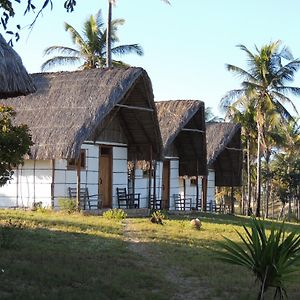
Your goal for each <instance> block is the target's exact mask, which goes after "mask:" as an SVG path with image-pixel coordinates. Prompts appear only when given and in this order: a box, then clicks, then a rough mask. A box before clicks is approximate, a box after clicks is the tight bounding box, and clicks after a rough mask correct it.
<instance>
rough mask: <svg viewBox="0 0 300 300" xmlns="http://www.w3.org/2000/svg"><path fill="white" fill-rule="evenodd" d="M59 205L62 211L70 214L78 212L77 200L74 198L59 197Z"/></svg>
mask: <svg viewBox="0 0 300 300" xmlns="http://www.w3.org/2000/svg"><path fill="white" fill-rule="evenodd" d="M58 206H59V208H60V209H61V210H62V211H65V212H67V213H69V214H71V213H74V212H76V211H77V210H78V209H77V202H76V199H74V198H71V199H70V198H60V199H58Z"/></svg>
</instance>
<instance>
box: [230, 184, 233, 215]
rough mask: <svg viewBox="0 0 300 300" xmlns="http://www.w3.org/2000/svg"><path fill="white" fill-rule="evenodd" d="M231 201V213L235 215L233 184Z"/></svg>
mask: <svg viewBox="0 0 300 300" xmlns="http://www.w3.org/2000/svg"><path fill="white" fill-rule="evenodd" d="M230 203H231V214H232V215H234V187H233V186H231V193H230Z"/></svg>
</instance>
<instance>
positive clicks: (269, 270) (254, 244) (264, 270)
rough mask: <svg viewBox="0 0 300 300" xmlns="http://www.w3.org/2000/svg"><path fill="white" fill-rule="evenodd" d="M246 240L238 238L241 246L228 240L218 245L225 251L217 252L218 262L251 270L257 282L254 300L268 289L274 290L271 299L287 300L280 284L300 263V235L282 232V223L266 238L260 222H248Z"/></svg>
mask: <svg viewBox="0 0 300 300" xmlns="http://www.w3.org/2000/svg"><path fill="white" fill-rule="evenodd" d="M243 227H244V230H245V233H246V237H244V236H242V235H241V234H240V233H239V232H237V234H238V235H239V237H240V239H241V241H242V243H243V246H244V247H242V246H240V244H239V243H235V242H233V241H231V240H229V239H228V238H226V237H224V238H225V241H223V242H221V246H222V247H223V248H224V249H225V250H226V251H225V252H218V253H219V259H221V260H223V261H224V262H227V263H230V264H235V265H240V266H243V267H246V268H247V269H249V270H250V271H252V272H253V273H254V275H255V277H256V279H257V280H258V281H259V282H260V290H259V294H258V299H264V294H265V292H266V291H267V289H268V288H270V287H273V288H275V294H274V299H275V298H276V297H277V296H278V297H279V298H280V299H284V298H287V291H286V287H285V285H284V282H285V281H286V280H287V279H288V277H289V276H291V274H292V273H294V272H295V271H298V270H297V269H296V268H295V266H299V262H300V236H297V235H296V233H295V232H291V233H289V234H287V233H285V229H284V223H282V224H281V226H280V228H279V229H275V228H274V225H272V227H271V232H270V235H269V236H267V235H266V229H265V225H264V223H263V222H262V221H259V220H256V219H255V218H253V219H252V220H251V225H250V228H251V232H250V231H249V230H248V229H247V228H246V227H245V226H243Z"/></svg>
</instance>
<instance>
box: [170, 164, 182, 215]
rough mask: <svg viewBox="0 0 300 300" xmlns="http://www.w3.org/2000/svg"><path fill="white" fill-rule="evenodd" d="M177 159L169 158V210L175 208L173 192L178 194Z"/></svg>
mask: <svg viewBox="0 0 300 300" xmlns="http://www.w3.org/2000/svg"><path fill="white" fill-rule="evenodd" d="M179 183H180V181H179V160H178V159H172V160H170V202H169V203H170V210H174V209H175V201H174V194H179V192H180V191H179Z"/></svg>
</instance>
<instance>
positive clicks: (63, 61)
mask: <svg viewBox="0 0 300 300" xmlns="http://www.w3.org/2000/svg"><path fill="white" fill-rule="evenodd" d="M80 61H81V58H80V57H75V56H55V57H53V58H50V59H48V60H47V61H45V62H44V63H43V64H42V66H41V70H42V71H43V72H44V71H46V70H49V69H51V68H53V67H56V66H63V65H75V64H77V63H78V62H80Z"/></svg>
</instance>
